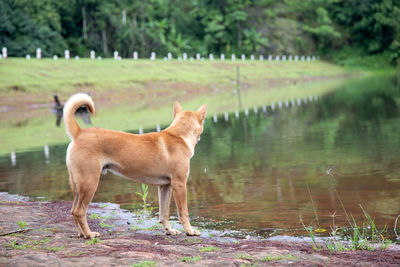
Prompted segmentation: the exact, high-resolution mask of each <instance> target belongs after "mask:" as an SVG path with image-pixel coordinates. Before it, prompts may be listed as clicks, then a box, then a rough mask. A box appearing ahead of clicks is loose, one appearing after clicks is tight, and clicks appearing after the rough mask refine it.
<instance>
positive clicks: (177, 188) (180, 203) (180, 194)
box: [171, 177, 200, 235]
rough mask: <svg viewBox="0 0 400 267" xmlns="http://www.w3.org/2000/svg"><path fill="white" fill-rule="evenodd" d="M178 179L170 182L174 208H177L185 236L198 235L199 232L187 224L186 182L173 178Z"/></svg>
mask: <svg viewBox="0 0 400 267" xmlns="http://www.w3.org/2000/svg"><path fill="white" fill-rule="evenodd" d="M175 178H178V179H173V180H172V184H171V185H172V190H173V192H174V198H175V203H176V207H177V208H178V215H179V221H180V222H181V224H182V226H183V229H185V232H186V235H200V232H199V231H197V230H193V228H192V226H191V225H190V222H189V212H188V207H187V201H186V180H187V177H185V178H184V179H179V178H183V177H175Z"/></svg>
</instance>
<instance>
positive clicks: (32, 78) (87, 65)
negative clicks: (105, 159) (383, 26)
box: [0, 59, 346, 154]
mask: <svg viewBox="0 0 400 267" xmlns="http://www.w3.org/2000/svg"><path fill="white" fill-rule="evenodd" d="M236 65H240V81H241V84H242V102H243V107H249V108H251V107H253V106H260V105H264V104H266V105H268V104H270V103H272V102H276V101H285V100H287V99H293V98H298V97H301V98H303V97H307V96H309V95H321V94H324V93H326V92H328V91H330V90H333V89H334V88H336V87H337V86H338V85H339V84H340V83H341V82H342V79H328V80H326V81H321V82H318V83H310V81H311V80H313V79H317V78H316V77H329V76H332V77H333V76H341V75H344V74H346V71H345V70H344V69H343V68H340V67H337V66H335V65H332V64H328V63H324V62H320V61H316V62H266V61H264V62H259V61H246V62H242V61H236V62H231V61H224V62H222V61H214V62H210V61H204V62H196V61H195V62H181V61H161V60H158V61H155V62H151V61H148V60H139V61H133V60H122V61H114V60H102V61H97V60H94V61H92V60H89V59H81V60H79V61H75V60H70V61H66V60H58V61H54V60H50V59H44V60H40V61H38V60H30V61H28V60H25V59H7V60H1V61H0V105H13V104H14V103H7V101H10V99H11V101H14V100H15V101H17V102H18V99H20V98H21V99H23V100H24V101H26V100H27V99H28V100H29V99H32V101H33V102H49V99H50V98H49V95H51V94H53V93H58V94H59V95H61V96H64V100H65V99H66V97H67V96H68V95H69V94H71V93H74V92H77V91H90V92H91V93H92V95H93V98H94V100H95V103H96V105H97V111H98V112H97V114H96V116H94V117H93V118H92V122H93V125H95V126H98V127H105V128H111V129H116V130H136V129H138V128H139V127H143V128H155V125H156V124H157V123H160V124H161V125H165V124H168V123H169V122H170V121H171V119H172V101H173V100H174V99H179V100H181V101H182V105H183V107H184V108H185V109H191V110H193V109H196V108H197V107H198V106H200V105H201V104H203V103H207V104H208V106H209V112H208V115H209V116H211V115H213V114H214V113H215V114H218V113H221V112H225V111H228V112H231V111H234V110H235V109H237V95H236V94H235V93H234V90H233V88H234V84H233V83H232V81H233V80H235V78H236ZM12 88H18V91H15V90H14V89H12ZM193 88H197V89H198V90H196V91H191V90H193ZM158 93H159V94H158ZM138 94H140V95H141V96H142V98H140V99H139V98H138ZM101 98H102V101H101V102H100V99H101ZM116 99H118V100H116ZM113 101H114V102H117V104H115V105H107V103H108V102H113ZM118 103H120V104H118ZM43 112H44V115H42V116H40V117H37V116H35V117H33V118H29V119H24V120H21V121H18V120H19V119H18V116H17V117H15V116H14V117H10V118H9V119H7V118H5V119H3V121H2V122H1V123H0V136H1V139H2V142H0V154H7V153H9V152H10V151H11V150H23V149H28V148H33V147H39V146H43V145H45V144H55V143H64V142H67V141H68V138H67V136H66V134H65V132H64V129H63V127H61V128H56V127H55V118H53V115H52V114H51V113H50V112H48V110H45V111H43ZM25 113H26V112H25ZM17 115H18V112H17ZM21 116H22V115H21ZM3 118H4V116H3ZM21 125H22V126H21ZM82 126H84V125H82Z"/></svg>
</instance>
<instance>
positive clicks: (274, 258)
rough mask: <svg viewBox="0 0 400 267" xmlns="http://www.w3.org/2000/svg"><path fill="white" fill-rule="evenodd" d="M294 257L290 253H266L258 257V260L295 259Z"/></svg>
mask: <svg viewBox="0 0 400 267" xmlns="http://www.w3.org/2000/svg"><path fill="white" fill-rule="evenodd" d="M295 259H296V257H295V256H293V255H292V254H288V255H267V256H264V257H262V258H259V259H258V260H259V261H264V262H265V261H280V260H295Z"/></svg>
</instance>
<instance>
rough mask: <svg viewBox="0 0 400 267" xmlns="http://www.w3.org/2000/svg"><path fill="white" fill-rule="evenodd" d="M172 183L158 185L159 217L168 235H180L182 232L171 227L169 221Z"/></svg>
mask: <svg viewBox="0 0 400 267" xmlns="http://www.w3.org/2000/svg"><path fill="white" fill-rule="evenodd" d="M171 194H172V190H171V185H170V184H167V185H160V186H158V202H159V207H160V210H159V218H160V223H161V224H162V226H163V228H164V230H165V231H166V233H167V235H179V234H180V233H181V232H180V231H178V230H175V229H173V228H172V227H171V225H170V223H169V205H170V200H171Z"/></svg>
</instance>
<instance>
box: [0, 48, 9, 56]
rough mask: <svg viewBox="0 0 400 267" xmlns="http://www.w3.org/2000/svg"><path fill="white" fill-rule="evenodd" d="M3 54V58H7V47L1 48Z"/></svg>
mask: <svg viewBox="0 0 400 267" xmlns="http://www.w3.org/2000/svg"><path fill="white" fill-rule="evenodd" d="M1 52H2V54H3V58H7V56H8V55H7V47H3V49H2V50H1Z"/></svg>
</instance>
